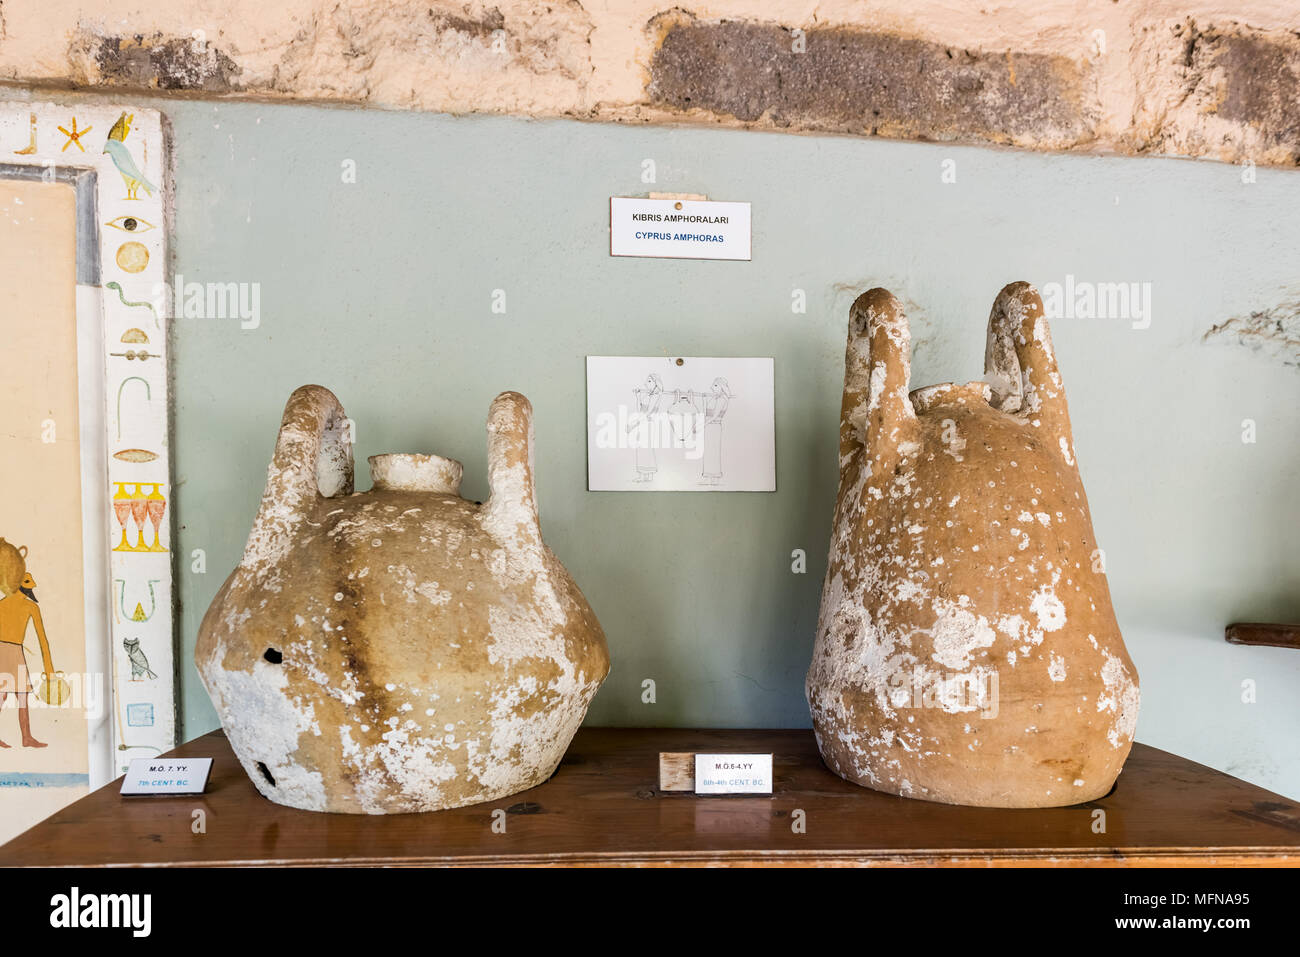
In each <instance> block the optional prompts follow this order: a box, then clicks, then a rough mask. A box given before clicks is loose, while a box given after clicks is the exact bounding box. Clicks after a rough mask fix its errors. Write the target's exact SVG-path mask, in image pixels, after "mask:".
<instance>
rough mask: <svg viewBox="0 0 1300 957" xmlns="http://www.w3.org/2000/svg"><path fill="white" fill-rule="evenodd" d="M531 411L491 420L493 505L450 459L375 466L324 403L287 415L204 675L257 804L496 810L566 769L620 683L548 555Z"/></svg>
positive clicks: (302, 402) (204, 646)
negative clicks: (366, 469)
mask: <svg viewBox="0 0 1300 957" xmlns="http://www.w3.org/2000/svg"><path fill="white" fill-rule="evenodd" d="M532 443H533V423H532V407H531V406H530V405H529V403H528V400H527V399H525V398H524V397H523V396H522V395H519V394H517V393H514V392H505V393H502V394H501V395H499V396H497V398H496V400H495V401H494V402H493V403H492V408H491V411H490V413H489V416H488V472H489V481H490V486H491V490H492V494H491V496H490V497H489V499H488V501H487V502H486V503H484V504H482V505H480V504H478V503H475V502H469V501H466V500H465V499H462V498H460V497H459V495H458V490H459V487H460V480H461V466H460V463H459V462H455V461H453V460H451V459H445V458H442V457H440V456H436V455H406V454H393V455H378V456H375V457H373V458H372V459H370V464H371V472H372V476H373V479H374V488H373V489H372V490H371V491H369V492H365V493H355V492H353V490H352V445H351V432H350V429H349V428H348V423H347V420H346V417H345V416H344V413H343V408H342V406H341V405H340V404H339V401H338V399H336V398H335V397H334V395H333V394H332V393H331V392H329V390H327V389H324V388H321V387H320V386H303V387H302V388H301V389H298V390H297V391H296V392H294V394H293V396H292V397H290V399H289V403H288V405H287V406H286V408H285V412H284V419H283V421H282V423H281V426H280V437H279V441H278V443H277V445H276V450H275V457H274V459H273V461H272V462H271V465H270V468H269V469H268V473H267V486H266V491H265V493H264V494H263V497H262V504H261V508H260V510H259V511H258V515H257V519H256V521H255V523H254V525H253V530H252V532H251V533H250V535H249V538H248V545H247V547H246V548H245V551H244V557H243V561H241V562H240V564H239V567H238V568H236V569H235V571H234V572H233V573H232V574H231V576H230V578H229V579H228V580H227V581H226V583H225V585H224V586H223V587H222V589H221V591H220V592H219V593H218V594H217V597H216V598H215V599H214V600H213V602H212V606H211V607H210V608H209V609H208V612H207V615H206V616H205V617H204V619H203V624H202V626H201V627H200V629H199V639H198V645H197V647H196V649H195V661H196V663H197V665H198V670H199V675H200V676H201V677H202V679H203V683H204V685H205V686H206V687H207V690H208V694H209V695H211V697H212V701H213V703H214V704H215V706H216V709H217V713H218V714H219V715H220V717H221V723H222V726H223V727H224V728H225V731H226V735H227V737H228V738H229V739H230V744H231V746H232V747H233V748H234V751H235V754H236V755H238V757H239V760H240V761H241V762H242V763H243V765H244V770H245V771H247V772H248V775H249V777H250V778H251V779H252V781H253V783H254V784H255V785H256V786H257V789H258V790H259V791H261V792H262V794H264V795H266V797H268V798H270V799H271V800H273V801H276V802H277V803H280V804H286V805H289V806H291V807H297V808H304V809H308V810H315V811H339V812H350V813H369V814H390V813H398V812H404V811H434V810H439V809H442V808H451V807H460V806H462V805H466V804H475V803H478V802H481V801H492V800H496V799H498V798H502V797H505V796H507V795H510V794H514V793H516V792H518V791H523V790H526V789H528V788H531V787H534V786H536V785H538V784H541V783H542V782H543V781H545V780H546V779H547V778H548V777H550V776H551V774H552V773H553V772H554V771H555V768H556V767H557V766H558V765H559V763H560V759H561V758H562V757H563V756H564V752H565V749H566V748H567V747H568V745H569V741H570V740H571V739H572V737H573V734H574V732H575V731H577V729H578V725H579V724H581V722H582V719H583V717H584V716H585V715H586V712H587V705H588V704H589V703H590V702H591V699H592V697H593V696H594V695H595V693H596V690H597V688H599V687H600V684H601V682H602V681H603V680H604V679H605V676H606V675H607V674H608V673H609V653H608V651H607V649H606V646H605V636H604V633H603V632H602V631H601V628H600V624H599V623H598V622H597V621H596V617H595V615H594V614H593V613H592V610H591V608H590V606H589V605H588V604H587V602H586V600H585V599H584V598H583V596H582V593H581V592H580V591H579V590H578V587H577V585H575V584H574V582H573V580H572V579H571V578H570V577H569V574H568V572H567V571H565V569H564V566H563V565H561V564H560V562H559V561H558V560H557V559H556V557H555V556H554V555H553V554H551V552H550V550H549V549H548V548H547V547H546V546H545V545H544V544H543V543H542V537H541V529H540V526H539V524H538V518H537V505H536V498H535V496H534V490H533V454H532Z"/></svg>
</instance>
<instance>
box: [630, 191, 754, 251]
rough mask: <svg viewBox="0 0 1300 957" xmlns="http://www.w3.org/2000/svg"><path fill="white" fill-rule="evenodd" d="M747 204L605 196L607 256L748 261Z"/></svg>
mask: <svg viewBox="0 0 1300 957" xmlns="http://www.w3.org/2000/svg"><path fill="white" fill-rule="evenodd" d="M749 248H750V232H749V203H715V202H711V201H709V200H699V199H636V198H632V197H623V196H612V197H610V200H609V254H610V255H611V256H650V257H656V258H664V259H749V258H750V256H749Z"/></svg>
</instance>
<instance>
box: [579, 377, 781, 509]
mask: <svg viewBox="0 0 1300 957" xmlns="http://www.w3.org/2000/svg"><path fill="white" fill-rule="evenodd" d="M587 488H588V489H590V490H591V491H593V492H774V491H776V425H775V410H774V389H773V361H772V360H771V359H766V358H761V359H718V358H700V357H691V356H687V357H680V358H678V357H674V358H665V357H663V356H658V357H639V358H638V357H633V356H588V357H587Z"/></svg>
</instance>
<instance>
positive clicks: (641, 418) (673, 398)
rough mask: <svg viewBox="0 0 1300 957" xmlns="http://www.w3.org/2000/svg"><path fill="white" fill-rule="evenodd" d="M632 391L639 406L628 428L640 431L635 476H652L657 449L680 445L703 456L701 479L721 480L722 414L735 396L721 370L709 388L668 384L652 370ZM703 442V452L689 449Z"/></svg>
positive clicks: (650, 478)
mask: <svg viewBox="0 0 1300 957" xmlns="http://www.w3.org/2000/svg"><path fill="white" fill-rule="evenodd" d="M632 394H633V396H634V398H635V403H636V404H635V408H636V412H635V413H634V414H633V415H632V416H631V417H630V418H629V420H628V425H627V430H628V433H629V434H631V433H633V432H636V433H638V438H639V441H635V442H633V443H632V446H633V449H634V452H635V456H636V458H635V463H634V466H635V469H636V477H635V478H634V479H633V481H634V482H637V483H638V484H647V483H650V482H653V481H654V478H655V475H656V474H657V473H658V471H659V458H658V453H657V451H656V450H657V449H661V448H681V449H686V450H687V455H686V457H687V458H688V459H692V458H697V457H698V458H700V459H701V463H700V484H701V485H721V484H722V477H723V469H722V420H723V418H724V417H725V416H726V414H727V409H728V408H729V406H730V405H731V400H732V399H733V398H735V393H733V392H732V391H731V386H730V385H729V384H728V383H727V380H726V379H725V378H723V377H722V376H718V377H717V378H716V379H714V380H713V385H712V387H711V388H710V391H708V392H695V391H693V390H689V389H687V390H683V389H672V390H667V389H665V388H664V383H663V380H662V379H661V378H660V377H659V376H658V375H657V374H655V373H653V372H652V373H651V374H650V375H648V376H646V380H645V383H644V384H643V385H642V387H640V388H637V389H633V390H632ZM665 402H666V403H668V404H667V407H666V408H665ZM700 448H703V453H702V454H699V455H692V454H691V452H692V451H694V450H697V449H700Z"/></svg>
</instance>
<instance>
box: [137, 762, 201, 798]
mask: <svg viewBox="0 0 1300 957" xmlns="http://www.w3.org/2000/svg"><path fill="white" fill-rule="evenodd" d="M211 773H212V759H211V758H135V759H133V760H132V761H131V765H130V767H128V768H127V771H126V775H125V776H124V777H123V778H122V794H124V795H126V796H128V797H130V796H133V795H137V794H202V793H203V789H204V788H205V787H207V786H208V775H209V774H211Z"/></svg>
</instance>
